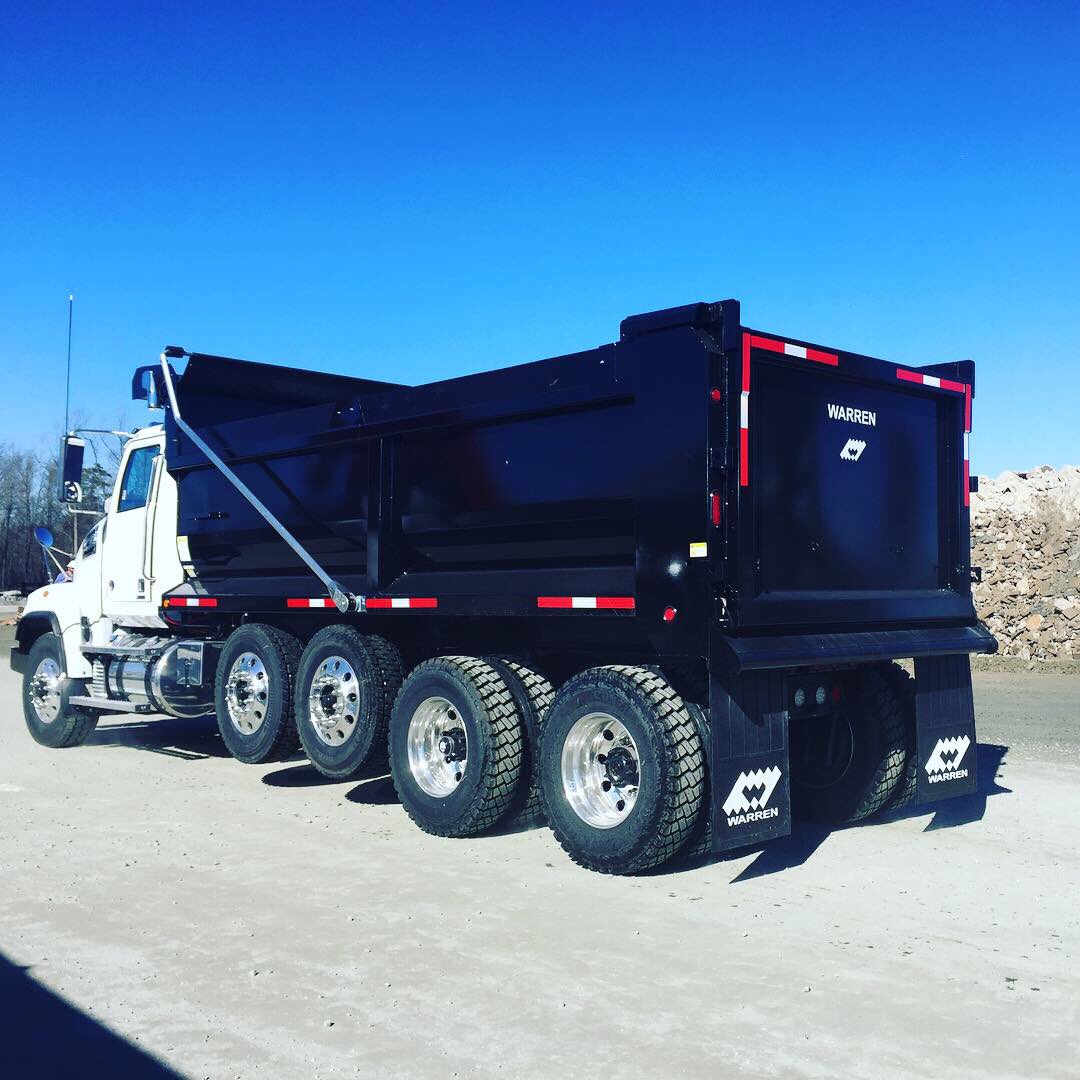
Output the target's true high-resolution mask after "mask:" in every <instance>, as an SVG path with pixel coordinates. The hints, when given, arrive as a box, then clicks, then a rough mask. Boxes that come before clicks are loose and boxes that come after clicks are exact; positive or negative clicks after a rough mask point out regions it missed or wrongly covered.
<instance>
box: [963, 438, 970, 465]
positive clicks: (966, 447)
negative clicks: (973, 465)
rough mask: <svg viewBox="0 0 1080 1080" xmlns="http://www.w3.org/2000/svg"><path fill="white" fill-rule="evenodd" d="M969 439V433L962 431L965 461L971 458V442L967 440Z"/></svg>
mask: <svg viewBox="0 0 1080 1080" xmlns="http://www.w3.org/2000/svg"><path fill="white" fill-rule="evenodd" d="M970 439H971V435H970V433H969V432H967V431H965V432H964V460H965V461H970V460H971V450H970V446H971V443H970V441H969V440H970Z"/></svg>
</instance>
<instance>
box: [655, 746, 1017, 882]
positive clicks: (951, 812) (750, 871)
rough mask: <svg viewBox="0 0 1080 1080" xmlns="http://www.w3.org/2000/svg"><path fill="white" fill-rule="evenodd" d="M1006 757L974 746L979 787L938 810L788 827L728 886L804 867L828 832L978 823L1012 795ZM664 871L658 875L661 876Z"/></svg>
mask: <svg viewBox="0 0 1080 1080" xmlns="http://www.w3.org/2000/svg"><path fill="white" fill-rule="evenodd" d="M1008 752H1009V748H1008V747H1007V746H999V745H997V744H994V743H979V744H978V750H977V755H978V756H977V758H976V761H977V767H978V787H977V790H976V791H975V792H974V793H973V794H971V795H962V796H960V797H959V798H956V799H948V800H946V801H945V802H941V803H938V804H936V805H934V804H930V805H928V806H908V807H905V808H904V809H902V810H894V811H891V812H886V813H884V814H881V815H878V816H875V817H872V818H870V819H868V820H866V821H857V822H854V823H853V824H851V825H842V826H839V827H838V828H832V827H829V826H825V825H813V824H810V823H807V822H798V821H796V822H794V824H793V826H792V830H791V835H790V836H785V837H782V838H781V839H779V840H773V841H771V842H770V843H768V844H766V845H763V846H762V847H761V848H760V849H759V850H758V855H757V858H756V859H755V860H754V861H753V862H752V863H751V864H750V865H749V866H748V867H746V869H745V870H743V871H742V872H741V873H739V874H737V875H736V876H735V877H734V878H733V879H732V884H736V883H738V882H741V881H751V880H753V879H754V878H759V877H766V876H767V875H769V874H777V873H780V872H782V871H784V870H791V869H793V868H794V867H796V866H802V865H803V863H805V862H807V860H809V859H810V857H811V856H812V855H813V854H814V852H816V851H817V850H818V848H819V847H821V845H822V844H823V843H825V841H826V840H827V839H828V838H829V836H830V835H831V834H832V833H834V832H839V831H841V830H842V829H873V828H876V827H877V826H879V825H886V824H888V823H889V822H892V821H901V820H903V819H905V818H913V817H924V816H925V815H927V814H932V815H933V817H931V819H930V821H929V822H927V824H926V828H925V829H923V832H931V831H933V830H935V829H953V828H956V827H957V826H960V825H970V824H972V823H973V822H976V821H981V820H982V818H983V815H984V814H985V813H986V800H987V799H988V798H990V796H992V795H1010V794H1012V788H1007V787H1004V786H1003V785H1001V784H999V783H998V779H999V776H1000V774H1001V771H1002V770H1003V769H1004V767H1005V764H1006V755H1007V754H1008ZM746 855H747V851H746V850H745V849H743V850H740V851H733V852H729V853H726V854H723V855H713V856H709V857H706V858H704V859H699V860H696V861H695V862H693V863H692V864H686V865H684V866H682V867H669V868H665V870H666V872H668V873H671V872H672V871H674V872H676V873H678V872H680V871H683V870H691V869H697V868H700V867H702V866H709V865H712V864H714V863H719V862H728V861H731V860H733V859H740V858H745V856H746ZM665 870H662V871H660V873H663V872H665Z"/></svg>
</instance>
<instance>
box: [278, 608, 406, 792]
mask: <svg viewBox="0 0 1080 1080" xmlns="http://www.w3.org/2000/svg"><path fill="white" fill-rule="evenodd" d="M403 674H404V672H403V670H402V663H401V653H399V652H398V650H397V648H396V647H395V646H393V645H391V644H390V642H389V641H387V640H386V639H385V638H381V637H378V636H377V635H376V634H361V633H360V632H359V631H358V630H354V629H353V628H352V627H351V626H341V625H337V626H327V627H325V628H324V629H322V630H320V631H319V632H318V633H317V634H316V635H315V636H314V637H313V638H312V639H311V640H310V641H309V642H308V644H307V648H306V649H304V654H303V656H302V657H301V659H300V666H299V669H298V671H297V673H296V701H295V713H296V727H297V731H298V732H299V735H300V742H301V743H302V744H303V747H304V752H305V753H306V754H307V756H308V760H309V761H310V762H311V764H312V765H314V766H315V768H316V769H318V771H319V772H321V773H322V774H323V776H327V777H329V778H330V779H331V780H348V779H351V778H352V777H355V776H357V775H358V774H359V773H360V772H361V770H363V768H364V767H365V766H366V765H368V764H370V763H373V762H374V763H377V762H385V761H386V735H387V730H388V728H389V725H390V710H391V709H392V708H393V706H394V699H395V698H396V697H397V693H398V691H399V690H400V689H401V682H402V677H403Z"/></svg>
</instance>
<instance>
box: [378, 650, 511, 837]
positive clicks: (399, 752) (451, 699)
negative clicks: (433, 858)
mask: <svg viewBox="0 0 1080 1080" xmlns="http://www.w3.org/2000/svg"><path fill="white" fill-rule="evenodd" d="M525 742H526V735H525V728H524V724H523V723H522V719H521V716H520V715H519V714H518V710H517V705H516V703H515V700H514V695H513V693H512V692H511V690H510V688H509V687H508V686H507V684H506V680H505V678H504V677H503V676H502V674H501V673H500V672H499V671H498V670H496V669H495V668H494V667H492V665H491V664H489V663H487V662H485V661H484V660H480V659H478V658H476V657H472V656H440V657H437V658H436V659H434V660H427V661H425V662H424V663H422V664H420V665H419V666H418V667H416V668H414V669H413V671H412V673H411V674H410V675H409V677H408V678H407V679H406V680H405V683H404V685H403V686H402V687H401V692H400V693H399V694H398V696H397V701H396V702H395V703H394V710H393V713H392V715H391V718H390V774H391V776H392V777H393V781H394V788H395V790H396V791H397V793H398V797H399V798H400V799H401V804H402V806H404V807H405V812H406V813H407V814H408V815H409V817H411V818H412V819H413V821H414V822H415V823H416V824H417V825H418V826H419V827H420V828H421V829H423V830H424V832H428V833H432V834H434V835H435V836H475V835H477V833H481V832H483V831H484V830H485V829H488V828H490V827H491V826H492V825H494V824H495V823H496V822H497V821H498V820H499V819H500V818H501V817H503V815H504V814H506V812H507V811H508V810H509V809H510V806H511V804H512V802H513V799H514V796H515V795H516V794H517V792H518V790H519V787H520V784H521V769H522V757H523V752H524V748H525Z"/></svg>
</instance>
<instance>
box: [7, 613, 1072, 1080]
mask: <svg viewBox="0 0 1080 1080" xmlns="http://www.w3.org/2000/svg"><path fill="white" fill-rule="evenodd" d="M5 636H6V637H7V638H8V639H9V638H10V631H8V632H6V635H5ZM0 645H2V646H3V654H2V656H3V662H4V663H3V669H2V670H0V824H2V829H0V998H2V999H3V1004H2V1009H0V1035H2V1043H0V1045H2V1046H3V1047H4V1055H5V1057H4V1060H5V1063H6V1064H7V1065H8V1066H9V1067H12V1062H14V1063H15V1065H14V1068H15V1072H11V1073H8V1075H12V1076H28V1075H38V1076H45V1075H52V1073H51V1072H49V1071H48V1069H45V1068H43V1069H41V1070H39V1071H37V1072H35V1071H34V1069H33V1065H32V1063H33V1062H34V1061H35V1060H37V1061H39V1062H44V1061H49V1062H58V1061H61V1060H63V1059H64V1056H65V1054H66V1055H67V1059H68V1061H69V1063H70V1062H71V1061H74V1062H82V1063H84V1065H85V1064H86V1063H92V1064H93V1069H92V1070H91V1071H90V1072H89V1073H86V1072H80V1073H79V1074H80V1075H102V1074H103V1072H104V1070H105V1069H106V1068H107V1069H108V1071H109V1072H110V1073H111V1075H113V1076H119V1075H146V1076H167V1075H172V1073H171V1072H170V1070H173V1071H175V1074H178V1075H181V1076H184V1077H196V1078H201V1077H213V1078H214V1080H217V1078H219V1077H281V1078H289V1080H295V1078H306V1077H337V1076H343V1077H353V1076H359V1077H402V1076H410V1077H413V1076H415V1077H455V1076H458V1077H493V1076H503V1077H552V1076H563V1077H579V1076H580V1077H586V1076H589V1077H592V1076H596V1075H615V1076H620V1075H634V1076H638V1077H642V1076H649V1077H652V1076H657V1077H659V1076H722V1077H730V1076H743V1075H745V1076H748V1077H750V1076H752V1077H761V1076H781V1077H787V1076H799V1077H803V1076H805V1077H819V1076H820V1077H834V1076H868V1075H887V1076H913V1077H925V1076H930V1075H948V1076H973V1077H974V1076H978V1077H986V1076H995V1077H1030V1076H1040V1077H1049V1076H1062V1077H1064V1076H1076V1075H1077V1072H1078V1069H1080V972H1078V970H1077V960H1078V956H1080V905H1078V903H1077V896H1078V895H1080V730H1078V728H1080V679H1073V678H1068V677H1055V676H1043V677H1039V676H1016V675H1010V676H1004V675H980V676H977V679H976V706H977V710H978V719H979V724H980V727H979V734H980V746H979V758H978V761H979V768H980V783H981V791H980V793H979V795H977V796H974V797H972V798H970V799H963V800H957V801H954V802H952V803H946V804H943V805H942V806H941V808H940V809H938V810H937V811H936V812H932V811H927V812H919V813H916V814H913V815H911V816H908V817H903V818H900V819H893V820H888V821H884V822H881V823H876V824H872V825H867V826H863V827H858V828H850V829H846V830H843V831H838V832H834V833H831V834H828V833H826V832H824V831H822V830H817V829H807V828H800V829H799V830H798V831H797V833H796V834H795V835H794V836H792V837H791V838H789V839H788V840H785V841H781V842H779V843H776V844H774V845H772V846H771V847H769V848H767V849H764V850H761V851H751V852H748V853H745V854H740V855H739V856H738V857H734V858H725V859H721V860H717V861H713V862H711V863H709V864H707V865H704V866H700V865H699V866H697V867H693V868H683V869H680V870H679V871H677V872H667V873H660V874H656V875H654V876H651V877H643V878H630V879H619V878H607V877H603V876H599V875H596V874H591V873H588V872H586V871H584V870H580V869H578V868H577V867H575V866H574V865H573V864H571V863H570V861H569V860H568V859H567V858H566V857H565V856H564V855H563V853H562V852H561V851H560V850H559V848H558V846H557V845H556V844H555V842H554V841H553V839H552V838H551V835H550V833H548V832H547V831H546V830H532V831H526V832H517V833H509V834H503V835H497V836H492V837H486V838H483V839H477V840H468V841H450V840H439V839H435V838H432V837H428V836H425V835H424V834H422V833H420V832H419V831H417V830H416V829H415V828H414V827H413V826H412V825H411V823H410V822H409V821H408V820H407V818H406V816H405V814H404V812H403V811H402V809H401V807H400V806H398V805H397V804H396V802H395V799H394V795H393V789H392V787H391V785H390V782H389V780H388V779H386V778H384V777H380V776H373V777H371V778H368V779H365V780H362V781H360V782H357V781H353V782H349V783H341V784H334V783H327V782H324V781H322V780H320V779H319V778H318V776H317V774H315V773H314V771H313V770H312V769H311V768H310V767H309V766H308V765H307V764H306V763H305V762H302V761H294V762H289V763H286V764H277V765H273V766H264V767H250V766H243V765H240V764H238V763H237V762H234V761H233V760H232V759H231V758H229V757H227V756H226V754H225V751H224V749H223V747H222V744H221V741H220V738H219V737H218V735H217V732H216V729H215V728H214V725H213V722H212V721H205V720H201V721H194V722H181V721H175V720H163V721H151V722H144V721H142V720H141V718H140V719H138V720H132V719H130V718H127V719H125V718H118V719H112V720H109V721H108V722H105V723H103V724H102V725H101V726H100V727H99V729H98V732H97V733H96V734H95V736H94V737H93V739H92V742H91V743H90V744H88V745H87V746H85V747H82V748H78V749H72V750H62V751H50V750H45V749H43V748H40V747H38V746H37V745H36V744H34V743H33V742H32V741H31V740H30V738H29V736H28V735H27V733H26V731H25V729H24V727H23V722H22V717H21V708H20V704H19V688H18V680H17V677H16V676H15V675H14V674H13V673H12V672H11V671H10V670H8V669H7V641H6V640H4V641H0ZM52 1067H53V1066H49V1068H52ZM99 1070H100V1071H99Z"/></svg>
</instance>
